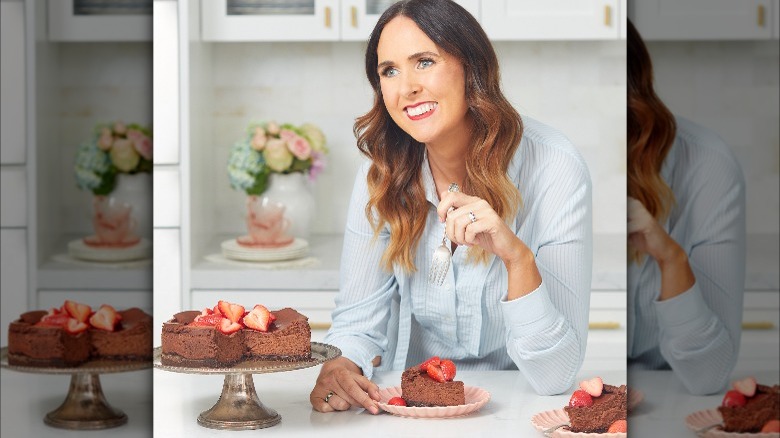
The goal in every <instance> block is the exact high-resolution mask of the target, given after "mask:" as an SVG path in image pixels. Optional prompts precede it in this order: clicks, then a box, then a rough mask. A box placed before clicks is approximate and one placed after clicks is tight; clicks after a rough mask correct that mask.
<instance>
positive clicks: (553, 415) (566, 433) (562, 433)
mask: <svg viewBox="0 0 780 438" xmlns="http://www.w3.org/2000/svg"><path fill="white" fill-rule="evenodd" d="M568 423H569V416H568V415H567V414H566V411H564V410H563V409H555V410H552V411H544V412H539V413H538V414H536V415H534V416H533V417H531V424H533V426H534V427H535V428H536V430H538V431H540V432H542V431H544V430H547V429H550V428H552V427H555V426H558V425H561V424H568ZM545 436H549V437H555V438H583V437H594V438H595V437H598V438H626V436H627V434H626V433H625V432H620V433H585V432H572V431H570V430H569V429H566V428H563V427H561V428H558V429H555V431H553V432H551V433H549V434H548V435H545Z"/></svg>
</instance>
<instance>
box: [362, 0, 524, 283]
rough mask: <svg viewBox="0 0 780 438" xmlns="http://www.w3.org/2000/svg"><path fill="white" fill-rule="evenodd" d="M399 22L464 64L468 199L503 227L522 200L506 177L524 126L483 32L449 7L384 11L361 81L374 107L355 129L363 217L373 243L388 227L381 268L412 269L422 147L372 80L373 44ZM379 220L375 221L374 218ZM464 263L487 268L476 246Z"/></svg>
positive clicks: (415, 2)
mask: <svg viewBox="0 0 780 438" xmlns="http://www.w3.org/2000/svg"><path fill="white" fill-rule="evenodd" d="M397 16H405V17H408V18H410V19H411V20H413V21H414V22H415V23H416V24H417V26H418V27H419V28H420V29H421V30H422V31H423V32H424V33H425V34H426V35H427V36H428V38H430V39H431V40H432V41H433V42H434V43H435V44H436V45H437V46H438V47H440V48H441V49H442V50H444V51H445V52H446V53H448V54H450V55H452V56H455V57H456V58H457V59H458V60H460V62H461V63H462V64H463V68H464V71H465V80H466V101H467V103H468V107H469V114H470V115H471V118H472V119H473V132H472V135H471V147H470V148H469V150H468V153H467V157H466V158H465V159H466V180H467V181H468V185H469V187H470V191H471V193H469V194H471V195H474V196H479V197H480V198H482V199H484V200H486V201H487V202H488V203H489V204H490V206H491V207H493V209H494V210H495V211H496V213H498V215H499V216H500V217H502V218H504V219H505V220H507V219H509V218H510V217H513V216H514V215H516V214H517V208H518V206H519V205H520V194H519V193H518V190H517V188H516V187H515V186H514V184H513V183H512V181H511V180H510V179H509V178H508V177H507V175H506V172H507V169H508V167H509V163H510V161H511V160H512V157H513V156H514V154H515V151H516V150H517V147H518V145H519V144H520V139H521V137H522V132H523V127H522V120H521V118H520V115H519V114H518V113H517V111H515V109H514V108H513V107H512V105H510V104H509V101H508V100H507V99H506V98H505V97H504V95H503V93H502V92H501V89H500V75H499V71H498V59H497V57H496V54H495V52H494V50H493V46H492V45H491V44H490V40H489V39H488V37H487V35H486V34H485V32H484V30H483V29H482V27H481V26H480V25H479V23H478V22H477V21H476V19H474V17H473V16H471V14H469V13H468V12H467V11H466V10H465V9H463V8H462V7H461V6H460V5H458V4H457V3H454V2H452V1H450V0H407V1H401V2H398V3H395V4H393V5H392V6H391V7H390V8H388V9H387V10H386V11H385V12H384V13H383V14H382V16H381V17H380V18H379V21H378V22H377V24H376V27H374V30H373V32H372V33H371V37H370V38H369V40H368V47H367V48H366V58H365V61H366V65H365V68H366V76H367V77H368V81H369V83H370V84H371V87H372V88H373V89H374V104H373V107H372V108H371V110H370V111H369V112H368V113H366V114H365V115H363V116H361V117H358V118H357V119H356V121H355V125H354V133H355V136H356V137H357V145H358V148H359V149H360V152H362V153H363V154H364V155H365V156H367V157H368V158H370V159H371V161H372V164H371V167H370V169H369V171H368V178H367V179H368V191H369V201H368V205H366V216H367V217H368V219H369V220H370V221H371V222H372V226H373V227H374V236H375V237H376V236H377V235H378V234H379V232H380V230H381V229H382V228H383V227H384V226H385V225H386V224H389V226H390V244H389V245H388V247H387V249H386V250H385V253H384V255H383V257H382V265H383V267H384V268H385V269H388V270H390V269H391V268H392V266H393V264H398V265H399V266H401V267H402V268H403V269H404V270H405V271H407V272H413V271H415V270H416V268H415V265H414V258H413V254H414V252H415V251H416V249H417V246H418V244H419V241H420V237H421V236H422V233H423V231H424V229H425V220H424V219H423V220H420V218H425V217H426V215H427V213H428V208H429V207H428V202H427V200H426V199H425V188H424V187H423V183H422V165H423V162H424V158H425V149H424V145H423V144H422V143H420V142H418V141H416V140H415V139H414V138H412V137H411V136H410V135H409V134H407V133H406V132H404V131H403V130H402V129H401V128H400V127H398V125H396V124H395V122H394V121H393V119H392V118H391V117H390V114H389V113H388V112H387V109H386V108H385V105H384V102H383V99H382V89H381V87H380V84H379V74H378V73H377V63H378V58H377V45H378V44H379V36H380V35H381V34H382V30H383V29H384V26H385V25H386V24H387V23H388V22H389V21H390V20H392V19H393V18H395V17H397ZM375 217H376V220H375V219H374V218H375ZM469 258H470V259H476V260H479V261H483V262H484V261H487V259H488V255H487V253H486V252H485V251H484V250H483V249H481V248H478V247H476V246H474V247H471V248H470V249H469Z"/></svg>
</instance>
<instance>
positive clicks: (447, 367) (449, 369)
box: [439, 359, 455, 382]
mask: <svg viewBox="0 0 780 438" xmlns="http://www.w3.org/2000/svg"><path fill="white" fill-rule="evenodd" d="M439 367H441V373H442V374H443V375H444V380H446V381H448V382H452V380H453V379H455V363H454V362H453V361H451V360H449V359H443V360H442V361H441V364H440V365H439Z"/></svg>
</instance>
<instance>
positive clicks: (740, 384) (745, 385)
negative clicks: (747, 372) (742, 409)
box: [732, 377, 756, 397]
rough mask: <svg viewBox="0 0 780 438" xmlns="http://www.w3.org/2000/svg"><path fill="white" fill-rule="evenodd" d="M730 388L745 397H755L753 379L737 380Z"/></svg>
mask: <svg viewBox="0 0 780 438" xmlns="http://www.w3.org/2000/svg"><path fill="white" fill-rule="evenodd" d="M732 386H733V387H734V389H736V390H737V391H739V392H740V393H741V394H742V395H744V396H745V397H753V396H754V395H756V379H755V377H745V378H744V379H742V380H737V381H736V382H734V383H733V384H732Z"/></svg>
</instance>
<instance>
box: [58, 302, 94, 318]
mask: <svg viewBox="0 0 780 438" xmlns="http://www.w3.org/2000/svg"><path fill="white" fill-rule="evenodd" d="M62 307H64V308H65V311H66V312H68V315H70V316H71V317H73V318H76V319H77V320H79V321H80V322H87V321H88V320H89V315H90V314H92V308H91V307H89V306H88V305H86V304H81V303H77V302H75V301H70V300H65V304H63V305H62Z"/></svg>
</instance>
